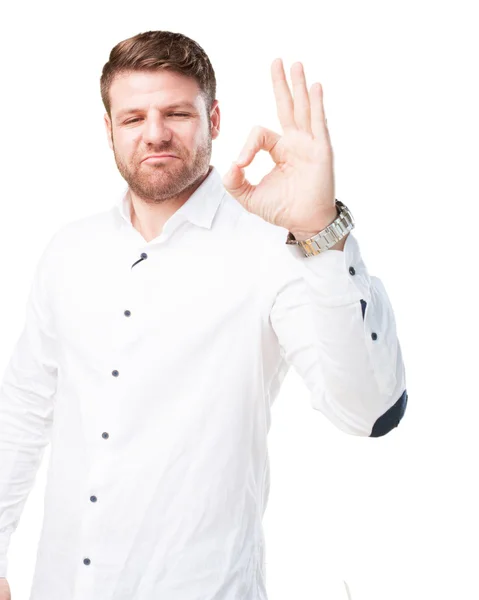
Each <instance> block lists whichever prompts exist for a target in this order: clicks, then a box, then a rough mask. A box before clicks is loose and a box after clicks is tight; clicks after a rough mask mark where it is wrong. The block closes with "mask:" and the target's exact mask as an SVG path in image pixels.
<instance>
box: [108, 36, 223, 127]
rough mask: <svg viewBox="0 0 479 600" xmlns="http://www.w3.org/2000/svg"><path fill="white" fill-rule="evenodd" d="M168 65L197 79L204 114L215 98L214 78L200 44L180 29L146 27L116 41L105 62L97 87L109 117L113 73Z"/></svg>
mask: <svg viewBox="0 0 479 600" xmlns="http://www.w3.org/2000/svg"><path fill="white" fill-rule="evenodd" d="M159 69H169V70H171V71H175V72H176V73H181V74H182V75H186V76H188V77H193V78H194V79H196V81H197V82H198V85H199V87H200V89H201V93H202V95H203V98H204V100H205V104H206V110H207V114H208V115H209V113H210V111H211V107H212V105H213V102H214V101H215V98H216V78H215V72H214V70H213V67H212V65H211V63H210V60H209V58H208V56H207V54H206V52H205V51H204V50H203V48H202V47H201V46H200V45H199V44H198V43H197V42H195V41H194V40H192V39H190V38H189V37H187V36H186V35H183V34H181V33H174V32H171V31H145V32H143V33H138V34H137V35H135V36H133V37H130V38H128V39H126V40H123V41H121V42H119V43H118V44H116V46H114V47H113V48H112V50H111V52H110V56H109V59H108V62H107V63H106V64H105V65H104V67H103V70H102V74H101V78H100V89H101V99H102V101H103V105H104V107H105V110H106V112H107V113H108V116H109V117H110V118H111V102H110V93H109V92H110V86H111V84H112V82H113V79H114V78H115V76H117V75H118V74H120V73H126V72H128V71H157V70H159Z"/></svg>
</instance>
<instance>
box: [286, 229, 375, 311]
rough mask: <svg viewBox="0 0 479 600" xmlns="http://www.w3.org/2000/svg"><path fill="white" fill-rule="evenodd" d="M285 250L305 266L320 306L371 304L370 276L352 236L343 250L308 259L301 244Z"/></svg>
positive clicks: (291, 245)
mask: <svg viewBox="0 0 479 600" xmlns="http://www.w3.org/2000/svg"><path fill="white" fill-rule="evenodd" d="M285 246H286V247H287V249H288V251H289V252H290V254H291V255H292V256H293V257H294V258H295V260H297V261H298V263H300V264H301V265H302V266H301V268H302V269H303V273H304V276H305V277H306V278H307V280H308V283H309V284H310V285H311V286H312V288H313V290H314V296H315V299H316V301H317V302H319V303H320V304H322V305H323V306H342V305H344V304H351V303H353V302H359V300H361V299H363V300H365V301H366V302H369V299H370V293H371V292H370V286H371V279H370V275H369V273H368V270H367V268H366V265H365V264H364V261H363V259H362V257H361V251H360V248H359V244H358V241H357V239H356V238H355V237H354V235H353V234H352V233H351V232H349V234H348V236H347V238H346V241H345V243H344V248H343V250H332V249H330V250H326V251H325V252H320V253H319V254H315V255H313V256H305V255H304V254H303V252H302V250H301V248H300V247H299V246H298V245H297V244H285Z"/></svg>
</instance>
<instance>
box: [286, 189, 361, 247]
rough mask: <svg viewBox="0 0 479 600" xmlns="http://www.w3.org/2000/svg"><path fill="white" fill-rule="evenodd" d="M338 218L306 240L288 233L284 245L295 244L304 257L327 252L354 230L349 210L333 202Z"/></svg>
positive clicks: (337, 202) (341, 204) (337, 201)
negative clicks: (298, 238)
mask: <svg viewBox="0 0 479 600" xmlns="http://www.w3.org/2000/svg"><path fill="white" fill-rule="evenodd" d="M335 204H336V209H337V211H338V216H337V217H336V219H335V220H334V221H333V222H332V223H331V224H330V225H328V226H327V227H325V229H322V230H321V231H320V232H319V233H317V234H316V235H313V237H311V238H308V239H307V240H297V239H296V238H295V237H294V235H293V234H292V233H291V231H289V232H288V237H287V238H286V244H297V245H298V246H300V248H301V250H302V251H303V254H304V255H305V256H314V255H315V254H319V253H320V252H325V251H326V250H329V248H331V247H332V246H334V245H335V244H337V243H338V242H339V241H340V240H342V239H343V237H344V236H345V235H347V234H348V233H349V232H350V231H351V230H352V229H354V219H353V215H352V214H351V212H350V210H349V208H348V207H347V206H346V205H345V204H343V203H342V202H341V201H340V200H335Z"/></svg>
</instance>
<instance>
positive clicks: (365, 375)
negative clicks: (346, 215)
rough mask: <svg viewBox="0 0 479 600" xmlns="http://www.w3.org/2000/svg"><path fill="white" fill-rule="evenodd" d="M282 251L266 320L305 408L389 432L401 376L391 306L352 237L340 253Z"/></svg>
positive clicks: (358, 429)
mask: <svg viewBox="0 0 479 600" xmlns="http://www.w3.org/2000/svg"><path fill="white" fill-rule="evenodd" d="M285 246H286V248H285V250H284V251H282V252H281V253H282V256H283V264H282V265H281V262H280V263H279V264H278V269H280V268H282V269H283V274H284V276H283V277H282V278H279V279H278V278H277V279H276V281H280V284H279V285H278V286H277V290H276V294H275V296H274V301H273V303H272V305H271V309H270V323H271V326H272V328H273V329H274V331H275V333H276V335H277V338H278V341H279V344H280V346H281V350H282V353H283V355H284V360H285V361H286V362H287V363H288V364H289V365H292V366H293V368H294V369H295V370H296V371H297V373H298V374H299V375H300V377H301V378H302V379H303V381H304V382H305V384H306V386H307V387H308V389H309V391H310V392H311V404H312V406H313V408H314V409H317V410H319V411H321V412H322V413H323V414H324V415H325V416H326V417H327V418H328V419H329V420H330V421H331V422H332V423H333V424H335V425H336V426H337V427H338V428H339V429H341V430H343V431H345V432H347V433H350V434H352V435H358V436H370V437H379V436H382V435H385V434H386V433H388V432H389V431H391V430H392V429H393V428H394V427H396V426H397V425H398V424H399V422H400V420H401V419H402V417H403V415H404V412H405V409H406V404H407V398H408V397H407V391H406V377H405V367H404V363H403V358H402V353H401V347H400V343H399V340H398V335H397V331H396V321H395V317H394V312H393V308H392V306H391V303H390V300H389V297H388V295H387V293H386V290H385V288H384V285H383V284H382V282H381V280H380V279H379V278H377V277H374V276H372V275H370V274H369V273H368V270H367V267H366V265H365V264H364V261H363V259H362V257H361V252H360V248H359V244H358V241H357V239H356V238H355V237H354V235H353V234H352V233H349V235H348V237H347V238H346V241H345V245H344V249H343V250H342V251H341V250H328V251H326V252H323V253H320V254H318V255H314V256H310V257H306V256H304V255H303V254H302V252H301V249H300V248H299V247H298V246H297V245H289V244H287V245H285Z"/></svg>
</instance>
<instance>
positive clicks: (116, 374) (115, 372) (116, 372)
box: [111, 369, 120, 377]
mask: <svg viewBox="0 0 479 600" xmlns="http://www.w3.org/2000/svg"><path fill="white" fill-rule="evenodd" d="M111 374H112V375H113V377H118V375H119V374H120V373H118V371H117V370H116V369H115V370H114V371H112V372H111Z"/></svg>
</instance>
